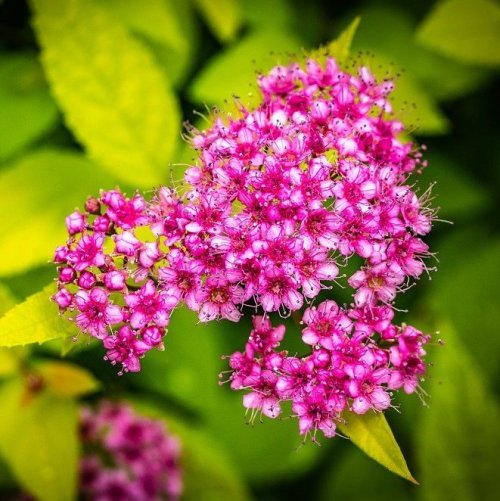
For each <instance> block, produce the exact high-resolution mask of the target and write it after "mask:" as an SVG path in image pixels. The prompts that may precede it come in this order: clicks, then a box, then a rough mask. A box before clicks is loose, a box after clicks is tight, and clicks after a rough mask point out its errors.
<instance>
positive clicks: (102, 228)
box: [54, 58, 434, 436]
mask: <svg viewBox="0 0 500 501" xmlns="http://www.w3.org/2000/svg"><path fill="white" fill-rule="evenodd" d="M259 86H260V89H261V91H262V95H263V99H262V103H261V104H260V105H259V106H258V107H257V108H256V109H253V110H250V109H246V108H245V107H244V106H242V105H240V110H239V113H238V114H237V116H228V117H224V118H223V117H221V116H218V117H215V118H214V121H213V124H212V126H211V128H210V129H208V130H207V131H204V132H199V131H196V130H194V129H193V130H192V136H193V137H192V144H193V146H194V148H195V149H196V150H197V152H198V157H199V161H198V163H197V165H195V166H192V167H190V168H188V169H187V171H186V173H185V181H186V185H187V186H186V189H185V190H183V194H182V195H179V194H177V193H176V191H175V190H173V189H170V188H160V189H159V190H157V192H156V194H155V196H154V198H153V199H152V200H151V201H150V202H149V203H146V202H145V200H144V199H143V198H142V197H141V196H140V195H135V196H133V197H132V198H131V199H127V198H126V197H125V196H124V195H123V194H122V193H120V192H119V191H116V190H114V191H109V192H103V193H101V196H100V198H99V199H89V200H88V201H87V204H86V210H85V212H84V213H80V212H78V211H76V212H74V213H73V214H71V215H70V216H69V217H68V218H67V221H66V223H67V229H68V232H69V239H68V242H67V243H66V245H65V246H63V247H60V248H58V249H57V250H56V256H55V261H56V262H57V263H58V264H59V281H58V285H59V290H58V292H57V294H56V295H55V296H54V300H55V301H56V302H57V304H58V305H59V307H60V309H61V311H66V310H69V311H70V312H72V313H74V314H75V316H74V320H75V322H76V323H77V325H78V326H79V327H80V328H81V329H82V330H83V331H84V332H87V333H89V334H91V335H92V336H95V337H97V338H99V339H102V340H103V343H104V346H105V347H106V349H107V355H106V357H107V358H108V359H109V360H110V361H111V362H112V363H121V364H122V365H123V368H124V370H125V371H137V370H139V369H140V363H139V359H140V358H141V357H142V356H143V355H144V354H145V353H146V352H147V351H148V350H150V349H152V348H154V347H162V346H163V345H162V339H163V336H164V335H165V332H166V328H167V325H168V321H169V317H170V314H171V312H172V311H173V309H174V308H175V307H176V306H178V305H179V304H181V303H184V304H185V305H186V306H187V307H188V308H190V309H192V310H194V311H197V312H198V316H199V319H200V321H201V322H207V321H210V320H216V319H220V318H224V319H227V320H231V321H233V322H237V321H238V320H239V319H240V317H241V315H242V311H243V309H244V308H245V307H251V308H254V309H255V310H256V311H257V312H258V313H260V314H261V316H258V317H256V318H255V320H254V323H255V329H254V330H253V331H252V334H251V337H250V340H249V343H248V344H247V348H246V350H245V352H244V353H236V354H234V355H233V356H232V357H231V367H232V369H233V370H234V373H233V375H232V376H231V384H232V387H233V388H235V389H246V390H247V391H248V393H247V394H246V396H245V397H244V403H245V406H246V407H247V408H250V409H259V410H261V411H262V412H263V413H264V414H266V415H268V416H270V417H275V416H276V415H278V414H279V409H280V406H279V403H280V402H281V401H283V400H291V401H292V406H293V411H294V414H295V415H296V416H298V417H299V420H300V429H301V432H302V433H304V434H305V433H308V432H309V431H312V430H317V429H321V430H322V431H323V432H324V433H325V434H326V435H328V436H331V435H332V434H333V433H334V430H335V426H334V420H335V419H338V418H339V415H340V412H341V411H342V410H343V409H344V408H346V407H349V408H350V409H352V410H353V411H354V412H358V413H364V412H366V411H367V410H368V409H370V408H372V409H375V410H378V411H380V410H383V409H385V408H387V407H388V406H389V405H390V402H391V398H390V394H389V393H388V391H389V390H393V389H397V388H400V387H402V386H403V387H404V389H405V391H407V392H412V391H414V390H415V388H416V387H417V384H418V378H419V377H420V376H421V375H422V374H423V373H424V371H425V365H424V363H423V361H422V357H423V355H424V354H425V353H424V351H423V348H422V346H423V344H425V342H426V341H427V339H428V338H427V336H424V335H422V334H421V333H420V332H419V331H417V330H415V329H413V328H412V327H407V326H403V327H397V326H395V325H393V324H392V319H393V316H394V308H393V301H394V300H395V298H396V295H397V293H398V292H400V291H404V290H405V289H406V288H407V287H408V286H409V285H410V282H411V280H413V279H416V278H418V277H419V276H420V275H421V274H422V273H423V271H424V270H426V266H425V263H424V258H425V257H426V256H427V255H428V247H427V245H426V244H425V243H424V242H423V241H422V240H421V238H420V237H421V236H422V235H425V234H426V233H428V232H429V231H430V229H431V222H432V218H433V215H434V214H433V211H432V210H431V209H430V208H428V207H427V205H426V203H427V199H426V195H425V194H424V196H423V197H420V198H419V197H418V196H417V194H416V193H415V191H414V189H413V187H412V181H410V180H409V176H410V175H411V173H412V172H414V171H417V172H418V170H419V169H421V168H422V167H424V166H425V162H424V161H422V160H421V153H420V151H419V150H418V148H416V147H415V146H414V145H413V144H412V143H410V142H405V141H404V140H403V139H402V134H403V132H404V127H403V125H402V124H401V123H400V122H399V121H397V120H394V119H392V118H391V117H390V115H391V112H392V110H391V105H390V102H389V100H388V96H389V94H390V92H391V91H392V89H393V83H392V82H390V81H383V82H377V81H376V80H375V78H374V77H373V76H372V74H371V73H370V72H369V70H368V69H367V68H365V67H362V68H360V69H359V72H358V74H357V75H351V74H349V73H347V72H345V71H343V70H341V69H340V68H339V67H338V65H337V63H336V61H335V60H334V59H333V58H328V59H327V60H326V62H325V64H324V65H320V64H319V63H318V62H316V61H314V60H309V61H308V62H307V64H306V66H305V68H302V67H301V66H300V65H298V64H291V65H289V66H286V67H284V66H278V67H275V68H274V69H273V70H271V72H270V73H269V74H268V75H265V76H264V75H263V76H261V77H260V78H259ZM348 262H349V264H350V265H351V264H353V263H355V264H356V265H357V267H355V269H354V271H349V272H348V274H347V276H346V275H342V274H341V272H340V269H341V268H342V267H343V266H345V265H346V264H347V263H348ZM346 269H347V268H346ZM348 269H349V270H351V269H352V267H351V266H350V267H349V268H348ZM345 279H347V280H345ZM343 281H344V282H345V283H344V287H349V288H351V289H352V291H353V292H352V297H353V303H352V304H351V305H348V306H339V305H337V304H336V303H335V302H333V301H325V302H322V303H320V304H319V305H318V306H309V307H307V306H308V305H309V303H311V302H312V301H313V300H314V299H315V298H316V297H317V296H318V295H319V294H320V293H321V292H322V291H328V290H331V289H333V288H334V286H335V284H338V285H339V286H340V285H341V284H342V282H343ZM303 307H307V309H305V311H304V312H303V323H304V324H306V325H307V327H306V328H305V329H304V331H303V341H304V343H306V344H307V345H310V346H311V349H312V353H311V355H309V356H307V357H305V358H298V357H288V355H286V354H285V353H284V352H276V348H277V347H278V344H279V341H280V340H281V338H282V337H283V335H284V327H282V326H281V327H277V328H275V329H273V328H272V327H271V326H270V324H269V318H268V317H269V315H272V314H273V313H275V312H276V313H277V314H279V315H280V316H287V315H289V314H290V312H292V311H296V312H297V313H296V314H298V315H300V311H301V310H302V309H303ZM257 339H258V341H257ZM259 343H260V344H259Z"/></svg>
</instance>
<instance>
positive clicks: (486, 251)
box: [429, 227, 500, 376]
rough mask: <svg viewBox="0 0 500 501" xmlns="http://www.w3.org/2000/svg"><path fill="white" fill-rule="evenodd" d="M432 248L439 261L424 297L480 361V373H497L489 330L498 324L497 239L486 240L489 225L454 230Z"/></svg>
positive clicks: (497, 340)
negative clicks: (436, 253)
mask: <svg viewBox="0 0 500 501" xmlns="http://www.w3.org/2000/svg"><path fill="white" fill-rule="evenodd" d="M436 248H437V250H438V251H439V253H438V256H439V260H440V262H441V264H440V265H439V272H438V273H436V276H435V277H434V279H433V281H432V282H433V283H432V288H431V289H430V291H429V301H430V303H431V305H432V307H433V309H434V311H435V312H437V314H438V315H440V316H441V317H443V316H445V317H446V318H449V319H450V320H451V321H452V322H453V325H454V326H455V327H456V329H457V335H458V336H459V337H460V340H461V342H463V344H464V346H465V347H466V348H467V349H468V350H469V352H470V353H471V354H472V355H473V356H474V358H475V359H476V361H477V362H480V363H481V368H482V370H483V371H484V373H485V374H487V375H493V376H498V375H499V374H500V370H499V369H500V368H499V365H498V356H497V354H498V353H499V350H500V336H498V335H496V334H495V333H497V332H498V326H499V325H500V308H499V301H498V298H499V297H500V281H499V280H498V276H497V274H496V273H495V271H496V270H497V269H498V263H499V260H500V240H499V239H498V238H497V239H495V240H492V239H491V228H490V227H488V228H485V229H483V231H479V230H478V229H477V228H474V230H473V231H471V230H469V231H462V232H454V233H453V234H452V235H450V236H449V237H448V238H447V239H446V240H445V241H443V242H442V243H440V244H438V245H437V246H436ZM464 252H466V253H467V257H466V259H465V258H464ZM479 337H480V338H481V340H480V341H479Z"/></svg>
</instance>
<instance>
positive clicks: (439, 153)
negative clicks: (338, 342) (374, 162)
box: [0, 0, 500, 501]
mask: <svg viewBox="0 0 500 501" xmlns="http://www.w3.org/2000/svg"><path fill="white" fill-rule="evenodd" d="M358 15H359V16H360V17H361V24H360V26H359V29H358V32H357V34H356V36H355V38H354V41H353V48H352V56H353V63H352V64H353V65H358V64H360V63H363V64H368V65H370V66H371V67H372V68H373V69H374V71H376V72H378V74H379V75H381V76H391V77H392V76H394V77H395V78H396V89H397V90H396V93H395V97H394V107H395V111H396V116H397V117H398V118H400V119H401V120H402V121H404V122H405V124H406V125H407V126H408V128H409V130H410V132H411V133H412V135H413V136H414V137H415V138H416V140H417V141H418V142H419V143H423V144H425V145H427V154H426V157H427V159H428V161H429V168H428V169H426V170H425V171H424V173H423V174H422V176H421V178H420V179H418V181H417V182H418V184H419V185H421V189H422V190H425V188H426V187H427V186H428V185H429V184H431V183H435V184H434V185H433V188H432V193H433V196H434V200H433V204H434V205H435V206H438V207H440V211H439V218H440V221H438V222H436V223H435V225H434V229H433V232H432V234H431V235H430V237H429V238H428V239H427V242H428V243H429V244H430V245H431V249H432V251H433V252H435V253H436V264H437V266H438V271H437V272H433V273H431V275H430V276H429V277H424V278H423V279H422V280H421V282H420V283H419V284H418V285H417V286H416V287H413V288H411V289H410V290H409V291H408V292H407V293H406V294H405V295H404V297H402V298H401V299H400V300H399V302H398V307H399V308H401V309H408V310H409V313H407V314H406V313H405V314H402V315H401V319H405V318H406V319H407V321H409V322H411V323H413V324H414V325H416V326H417V327H419V328H421V329H422V330H424V329H425V330H427V331H428V332H438V334H436V335H435V336H434V340H435V342H434V343H433V344H432V345H431V346H429V350H428V352H429V359H430V360H431V361H432V366H431V367H430V368H429V372H428V376H427V378H426V381H425V383H424V384H423V386H424V389H425V391H426V392H427V393H428V395H427V396H425V397H423V400H424V403H422V402H421V401H420V400H419V398H418V397H417V396H416V395H413V396H411V397H400V398H399V406H398V409H397V410H398V411H400V412H397V411H396V410H390V411H388V412H387V413H386V415H387V418H388V420H389V422H390V423H391V426H392V428H393V430H394V433H395V435H396V438H397V439H398V442H399V443H400V445H401V448H402V450H403V452H404V454H405V456H406V458H407V461H408V463H409V466H410V470H411V471H412V473H413V474H414V476H415V477H416V478H417V480H418V481H419V482H420V485H419V486H414V485H411V484H409V483H408V482H405V481H404V480H402V479H399V478H398V477H396V476H394V475H393V474H391V473H390V472H388V471H386V470H385V469H384V468H383V467H381V466H379V465H378V464H377V463H375V462H374V461H372V460H370V459H369V458H368V457H366V456H364V455H363V453H362V452H360V451H359V450H358V449H357V448H356V447H355V446H353V445H352V444H351V443H349V442H348V441H347V440H343V439H342V438H335V439H334V440H330V441H325V440H324V441H323V442H322V445H321V447H320V446H317V445H313V444H306V445H303V446H300V444H301V440H300V438H299V436H298V432H297V429H296V427H297V425H296V422H295V421H293V420H282V421H279V422H274V421H270V420H266V421H265V422H264V423H262V424H261V423H258V422H257V423H256V424H255V425H254V426H251V425H248V424H246V422H245V417H244V409H243V407H242V405H241V395H239V394H238V395H237V394H234V393H232V392H231V391H230V390H229V388H228V387H219V386H218V384H217V375H218V373H219V372H220V371H221V370H224V369H225V368H226V362H225V361H223V360H221V355H222V354H228V353H231V352H232V351H234V350H236V349H241V347H242V346H243V344H244V342H245V340H246V337H247V335H248V332H249V325H248V324H245V323H240V324H238V325H237V326H236V327H235V326H234V325H228V324H227V323H224V322H222V323H217V324H210V325H207V326H197V327H194V326H195V323H196V322H195V319H194V318H193V317H192V316H191V315H190V314H188V313H187V312H184V311H179V312H176V313H175V315H174V318H173V321H172V325H171V328H170V330H169V334H168V336H167V340H166V341H167V343H166V344H167V349H166V352H164V353H160V352H155V353H151V354H150V355H149V356H148V357H147V358H146V359H145V360H144V363H143V370H142V372H141V373H140V374H138V375H126V376H123V377H117V376H116V372H117V370H116V368H114V367H111V366H109V364H107V363H105V362H103V361H102V356H103V351H102V349H101V348H100V346H96V345H94V344H89V343H86V342H79V343H78V344H77V346H76V347H73V349H71V351H69V353H68V354H67V355H66V356H65V361H66V362H67V363H69V364H72V367H80V368H81V369H82V371H81V372H79V373H78V374H79V375H78V376H77V379H78V378H82V383H81V385H82V387H81V388H80V389H78V388H77V389H72V390H71V391H69V393H70V395H67V394H64V393H65V391H66V392H67V388H63V390H60V389H59V390H57V391H53V392H52V393H54V394H55V396H54V395H52V394H51V395H50V396H47V397H46V398H47V399H50V398H52V399H56V400H54V402H55V403H54V402H52V400H50V402H52V403H53V405H52V404H51V405H50V406H48V409H52V411H50V410H44V411H43V415H42V414H37V412H38V413H41V412H42V411H41V410H40V409H42V407H40V409H38V408H36V409H34V410H32V411H31V414H30V415H29V416H28V415H26V416H25V415H24V414H22V413H21V414H22V415H18V414H17V413H18V410H17V409H16V407H15V406H14V404H13V403H12V402H13V399H12V394H13V392H14V393H15V391H18V390H16V388H15V386H16V385H19V384H21V383H20V382H22V385H24V390H22V391H26V388H28V390H29V389H30V387H29V384H28V383H29V380H27V378H26V370H27V369H26V367H28V368H29V367H36V366H37V365H36V364H39V363H42V364H43V363H44V362H45V363H48V362H47V361H50V360H59V359H60V356H61V350H63V351H64V352H66V351H68V349H69V347H70V346H69V345H70V344H71V343H68V342H67V341H62V342H61V341H51V342H48V343H44V344H41V345H37V346H33V345H30V346H28V347H26V348H24V349H22V348H19V349H10V350H7V349H5V348H2V349H1V351H0V378H2V381H3V382H2V384H1V385H0V398H1V400H0V409H1V410H0V456H2V457H3V459H2V462H1V463H0V498H1V499H4V498H5V499H8V496H15V493H16V492H17V489H18V487H17V486H18V485H19V484H21V485H22V486H23V488H24V489H25V490H31V491H32V492H37V493H38V494H39V496H40V497H41V498H43V499H51V500H52V499H68V498H69V497H71V492H72V489H74V486H73V487H71V485H69V484H70V483H71V481H72V480H71V479H72V478H73V474H72V472H71V471H70V470H68V468H71V465H72V464H73V463H71V461H70V460H68V461H64V460H63V459H62V458H64V457H65V456H64V455H65V454H68V451H67V450H65V449H64V447H66V448H67V447H68V444H69V443H72V442H71V440H69V438H68V437H67V436H64V433H62V432H61V431H60V430H63V429H64V426H66V424H67V425H68V426H69V427H70V428H71V423H73V422H74V419H76V418H74V409H75V405H76V404H75V402H76V401H77V399H78V398H80V400H81V399H82V398H85V399H88V400H96V399H99V398H101V397H102V396H113V397H116V398H118V397H123V398H127V399H131V400H132V401H134V402H135V403H136V405H137V406H138V407H140V408H143V409H144V410H145V411H146V412H149V413H152V414H154V415H159V416H162V417H163V418H165V419H167V420H168V421H169V423H173V424H172V428H173V429H175V430H176V431H177V432H178V433H179V435H180V436H181V438H182V440H183V441H184V449H185V468H186V475H185V483H186V498H187V499H210V500H211V499H213V500H224V499H231V500H235V499H249V498H250V499H252V498H253V499H259V500H280V499H320V500H323V499H324V500H330V499H335V500H337V499H338V500H351V499H352V500H375V501H377V500H383V499H384V500H385V499H388V498H391V499H396V500H411V499H413V500H442V499H453V500H464V501H465V500H478V499H480V500H489V499H498V496H499V495H498V492H499V487H498V471H499V466H500V465H499V462H498V459H497V458H498V450H499V447H500V431H499V426H498V423H499V418H500V412H499V404H498V397H499V392H498V388H499V383H500V364H499V362H500V359H499V354H500V332H499V328H498V326H499V325H500V264H499V263H500V238H499V230H500V226H499V224H498V223H499V219H498V215H497V214H498V207H497V206H496V203H498V200H499V198H498V192H499V190H500V165H499V164H500V148H499V145H498V143H499V139H500V127H499V118H498V112H499V106H498V105H499V98H500V92H499V91H500V89H499V86H498V82H499V79H498V75H499V74H498V69H499V67H500V6H499V3H498V2H497V1H493V0H445V1H438V2H434V1H419V2H415V1H410V0H399V1H397V0H392V1H391V0H386V1H381V0H380V1H367V2H332V1H327V0H307V1H306V0H303V1H299V0H296V1H293V0H190V1H187V0H143V1H138V0H137V1H135V0H100V1H97V0H95V1H92V0H69V1H65V0H33V1H32V2H31V3H27V2H24V1H22V0H0V232H1V233H0V234H1V237H0V257H1V259H0V315H4V314H7V315H8V314H9V313H8V311H9V310H11V308H13V307H14V306H15V305H16V303H21V302H22V301H23V300H24V299H25V298H26V297H28V296H29V295H31V294H33V293H36V292H38V291H39V290H41V289H42V288H44V287H45V286H46V285H47V284H49V283H51V281H52V280H53V278H54V276H55V270H54V267H53V266H52V265H50V264H47V262H48V261H49V260H50V259H51V256H52V251H53V249H54V247H55V246H56V245H58V244H60V243H62V242H63V241H64V238H65V228H64V217H65V215H67V214H68V213H69V212H71V211H72V210H74V208H75V207H78V206H80V207H81V205H82V204H83V202H84V200H85V198H86V197H87V196H88V195H90V194H94V193H97V192H98V190H99V189H100V188H110V187H113V186H116V185H120V186H121V187H122V189H123V190H125V191H127V192H128V193H132V192H133V191H134V190H135V189H136V188H140V189H143V190H145V191H150V190H151V189H152V187H153V186H157V185H159V184H161V183H169V182H172V180H174V181H175V180H177V179H180V178H181V177H182V172H183V170H184V168H185V165H186V164H189V163H192V162H193V161H194V158H193V153H192V152H191V151H190V149H189V147H188V146H187V145H186V144H185V143H184V142H183V140H182V137H181V131H182V123H183V121H184V120H189V121H190V122H192V123H195V124H196V125H197V126H199V127H204V126H206V125H207V122H206V119H205V118H203V117H204V116H205V115H207V114H208V113H209V110H210V108H211V107H212V106H218V107H221V108H228V109H230V108H231V102H232V99H233V96H238V97H239V98H241V99H242V100H244V101H245V100H252V99H253V97H252V96H251V95H249V94H252V93H254V92H255V87H254V85H253V82H254V81H255V76H256V74H257V72H259V71H265V70H268V69H269V68H270V67H271V66H273V65H274V64H276V63H278V62H282V63H283V62H288V61H290V60H292V59H293V57H294V55H297V54H299V55H300V54H302V53H303V50H311V49H314V48H316V47H317V46H319V45H320V44H324V43H327V42H328V41H329V40H332V39H334V38H335V37H336V36H337V35H338V34H339V33H340V32H341V31H342V30H343V29H344V28H345V27H346V26H347V25H348V24H349V23H350V22H351V21H352V19H353V18H354V17H355V16H358ZM194 110H198V112H195V111H194ZM42 307H43V308H46V310H47V311H46V315H56V313H55V312H54V311H53V309H51V307H50V306H49V305H47V306H45V305H42ZM24 311H26V310H24ZM28 316H29V315H28ZM4 319H5V317H4ZM7 320H8V318H7ZM6 326H7V322H6V321H3V322H2V319H1V318H0V338H1V337H2V336H7V335H12V329H13V328H12V327H8V326H7V327H6ZM9 329H10V330H9ZM15 329H17V327H14V330H15ZM289 330H290V334H289V336H293V335H294V334H296V333H297V331H295V333H294V327H293V325H290V328H289ZM7 331H9V332H7ZM49 337H50V336H49ZM3 344H6V343H3ZM19 367H21V368H22V369H23V368H24V369H23V370H24V372H23V371H21V375H20V373H19V370H18V368H19ZM83 369H85V370H86V371H88V372H83ZM75 370H77V369H75ZM26 385H28V386H26ZM49 386H50V385H49ZM63 386H64V385H63ZM77 386H78V385H77ZM31 389H32V388H31ZM49 389H50V388H49ZM52 390H54V388H52ZM19 391H21V390H19ZM44 398H45V397H44ZM42 410H43V409H42ZM51 412H53V414H54V415H53V416H52V414H51ZM72 413H73V414H72ZM71 416H73V417H71ZM51 419H52V421H51ZM71 419H73V421H71ZM63 422H64V423H66V424H64V423H63ZM58 430H59V432H58ZM9 435H10V436H11V437H12V436H15V437H16V440H12V438H11V439H9V438H8V437H9ZM50 437H51V438H50ZM49 438H50V440H49ZM74 449H75V450H74V451H73V452H74V453H75V454H76V451H77V444H76V442H75V444H74ZM70 452H71V451H70ZM75 454H73V455H75ZM42 466H43V467H46V468H48V470H47V471H49V472H51V474H50V475H45V476H43V475H41V474H40V471H41V469H42V468H41V467H42ZM61 478H65V479H66V478H68V479H69V480H64V481H62V482H61V481H60V479H61ZM58 479H59V480H58ZM68 482H69V483H68ZM66 483H68V485H64V486H63V487H61V484H66Z"/></svg>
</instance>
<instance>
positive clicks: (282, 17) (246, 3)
mask: <svg viewBox="0 0 500 501" xmlns="http://www.w3.org/2000/svg"><path fill="white" fill-rule="evenodd" d="M241 4H242V10H243V17H244V18H245V21H246V22H247V23H249V24H250V25H251V26H252V27H253V28H254V29H255V30H262V29H264V30H266V29H272V30H275V29H287V28H291V26H292V25H293V20H294V14H295V13H294V12H293V9H292V6H291V5H290V4H289V2H288V1H287V0H273V1H272V2H269V0H242V1H241Z"/></svg>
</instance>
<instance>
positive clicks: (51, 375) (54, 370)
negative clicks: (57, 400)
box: [38, 362, 100, 398]
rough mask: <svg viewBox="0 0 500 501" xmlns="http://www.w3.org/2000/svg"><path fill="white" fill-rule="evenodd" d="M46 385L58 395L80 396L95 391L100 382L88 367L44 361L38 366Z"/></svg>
mask: <svg viewBox="0 0 500 501" xmlns="http://www.w3.org/2000/svg"><path fill="white" fill-rule="evenodd" d="M38 371H39V373H40V375H41V376H42V377H43V380H44V383H45V386H46V387H47V389H49V390H50V391H51V392H52V393H54V394H55V395H57V396H58V397H66V398H68V397H69V398H72V397H79V396H81V395H86V394H87V393H93V392H95V391H97V390H98V389H99V387H100V382H99V381H98V380H97V379H96V378H95V377H94V376H93V375H92V374H91V373H90V372H89V371H87V370H86V369H82V368H81V367H78V366H77V365H73V364H68V363H65V362H44V363H43V364H40V366H39V367H38Z"/></svg>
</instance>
